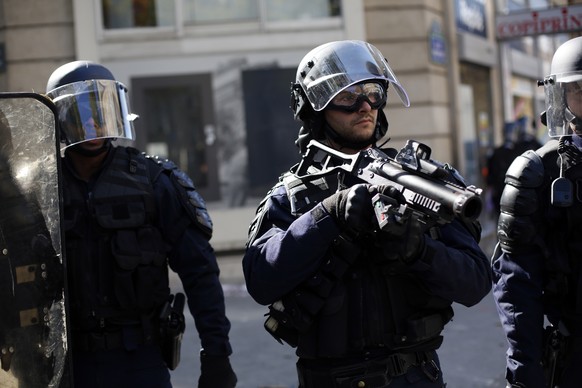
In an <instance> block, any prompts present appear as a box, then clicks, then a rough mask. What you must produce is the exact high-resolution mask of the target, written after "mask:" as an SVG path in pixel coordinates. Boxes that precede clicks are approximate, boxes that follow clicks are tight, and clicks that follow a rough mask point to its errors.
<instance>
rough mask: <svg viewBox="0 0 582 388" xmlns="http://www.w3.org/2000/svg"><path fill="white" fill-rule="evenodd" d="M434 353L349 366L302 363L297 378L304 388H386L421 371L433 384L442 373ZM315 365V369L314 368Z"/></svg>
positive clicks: (413, 354) (414, 354)
mask: <svg viewBox="0 0 582 388" xmlns="http://www.w3.org/2000/svg"><path fill="white" fill-rule="evenodd" d="M435 355H436V353H435V352H433V351H428V352H418V353H395V354H391V355H389V356H386V357H382V358H378V359H374V360H369V361H361V362H357V363H353V364H350V365H346V366H338V367H333V366H332V367H329V366H327V367H326V366H318V365H317V361H314V362H311V361H306V360H299V361H298V362H297V374H298V376H299V385H300V386H301V387H302V388H313V387H317V388H352V387H366V388H383V387H388V386H389V385H390V383H391V382H392V380H393V379H394V378H396V377H400V376H403V375H405V374H406V373H408V372H409V370H410V368H412V367H419V368H421V369H422V372H423V373H424V374H425V375H426V377H427V378H428V379H429V380H430V381H437V380H438V379H439V377H440V373H441V371H440V369H439V367H438V365H437V363H436V360H435ZM310 364H313V365H310Z"/></svg>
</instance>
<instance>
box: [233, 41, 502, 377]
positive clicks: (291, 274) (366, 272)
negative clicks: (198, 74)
mask: <svg viewBox="0 0 582 388" xmlns="http://www.w3.org/2000/svg"><path fill="white" fill-rule="evenodd" d="M389 88H391V89H394V90H395V91H396V93H397V95H398V96H399V97H400V99H401V101H402V103H403V104H404V105H405V106H408V105H409V99H408V95H407V93H406V91H405V89H404V87H403V86H402V85H401V84H400V82H399V81H398V79H397V78H396V76H395V75H394V73H393V72H392V70H391V68H390V66H389V65H388V62H387V60H386V59H385V58H384V56H383V55H382V54H381V52H380V51H379V50H378V49H377V48H376V47H374V46H373V45H371V44H369V43H367V42H363V41H336V42H330V43H327V44H324V45H321V46H319V47H316V48H315V49H313V50H312V51H310V52H309V53H308V54H307V55H306V56H305V57H304V58H303V60H302V61H301V63H300V64H299V67H298V69H297V74H296V80H295V82H294V83H293V85H292V109H293V111H294V114H295V117H296V118H297V119H298V120H299V121H300V122H301V123H302V124H303V126H302V128H301V130H300V131H299V137H298V139H297V141H296V144H297V145H298V147H299V149H300V152H301V154H302V159H303V160H302V162H304V161H306V160H307V159H308V158H307V156H306V155H307V154H308V153H309V151H308V148H309V147H308V144H309V143H310V142H311V141H316V142H319V143H322V144H324V145H325V146H327V147H330V148H331V149H333V150H338V151H341V153H343V154H344V155H350V154H356V153H358V152H360V150H364V149H368V148H376V149H377V147H378V146H377V145H376V143H377V142H378V141H381V139H382V138H384V136H385V135H386V132H387V130H388V122H387V119H386V116H385V114H384V111H383V109H384V107H385V105H386V94H387V91H388V89H389ZM311 144H313V143H311ZM386 150H387V152H388V151H389V150H388V149H386ZM296 171H297V166H294V167H293V168H292V169H291V171H290V172H286V173H284V174H283V175H282V176H281V178H280V180H279V183H278V184H276V185H275V187H274V188H273V189H272V190H271V191H270V192H269V193H268V195H267V197H266V198H265V199H264V200H263V202H262V203H261V204H260V206H259V208H258V209H257V215H256V217H255V219H254V221H253V223H252V224H251V226H250V229H249V240H248V243H247V250H246V253H245V256H244V258H243V270H244V275H245V280H246V285H247V289H248V291H249V293H250V294H251V296H252V297H253V298H254V299H255V300H256V301H257V302H258V303H260V304H263V305H269V317H268V319H267V321H266V322H265V328H266V329H267V330H268V331H269V333H271V334H272V335H273V336H274V337H275V338H277V339H278V340H280V341H285V342H287V343H288V344H290V345H291V346H294V347H295V346H296V347H297V351H296V354H297V356H298V357H299V359H298V362H297V371H298V379H299V386H300V387H301V388H314V387H317V388H326V387H360V386H361V387H387V386H390V387H402V386H414V387H443V386H444V383H443V375H442V372H441V370H440V365H439V359H438V357H437V353H436V349H438V348H439V346H440V345H441V342H442V340H443V338H442V336H441V332H442V330H443V328H444V326H445V324H446V323H447V322H448V321H449V320H450V319H451V318H452V316H453V311H452V308H451V304H452V302H459V303H462V304H464V305H466V306H471V305H474V304H476V303H477V302H479V301H480V300H481V299H482V298H483V297H484V296H485V295H486V294H487V293H488V292H489V290H490V287H491V283H490V282H491V273H490V268H489V264H488V261H487V258H486V257H485V255H484V253H483V252H482V251H481V249H480V248H479V246H478V239H479V238H480V235H479V233H480V229H479V227H478V225H475V224H473V223H468V222H467V223H464V222H461V221H459V220H454V221H453V222H451V223H449V224H446V225H444V226H442V227H437V228H435V229H434V230H432V231H433V232H434V233H431V234H430V235H429V234H428V233H424V232H422V231H421V228H420V226H419V225H418V222H416V221H413V220H410V222H408V223H407V224H405V226H404V228H403V229H404V231H403V232H402V233H401V234H399V235H391V234H389V233H378V232H377V231H376V229H377V228H376V227H377V224H376V225H374V223H373V222H372V221H373V218H372V217H373V210H372V200H371V198H372V194H374V193H375V192H380V191H381V192H384V193H388V194H390V195H393V196H394V197H397V196H398V195H397V193H396V192H395V191H394V190H393V188H391V187H376V186H374V185H368V184H362V183H356V182H355V181H354V182H351V181H348V180H349V177H345V178H346V179H345V180H341V181H340V179H338V178H337V177H336V175H335V174H331V175H330V174H328V175H323V176H320V175H318V176H317V177H316V179H313V178H311V177H310V174H311V173H314V172H315V171H314V170H312V169H311V167H309V168H307V169H306V172H307V175H301V174H296ZM452 179H453V178H452Z"/></svg>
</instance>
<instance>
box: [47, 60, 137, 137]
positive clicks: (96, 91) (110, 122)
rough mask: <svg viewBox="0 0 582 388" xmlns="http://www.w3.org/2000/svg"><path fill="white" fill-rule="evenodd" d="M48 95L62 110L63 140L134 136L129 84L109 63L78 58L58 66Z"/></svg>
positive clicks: (50, 83) (133, 118)
mask: <svg viewBox="0 0 582 388" xmlns="http://www.w3.org/2000/svg"><path fill="white" fill-rule="evenodd" d="M46 92H47V95H48V96H49V97H50V98H51V99H52V100H53V102H54V103H55V105H56V107H57V110H58V119H59V122H60V126H61V142H63V143H65V147H63V148H66V147H68V146H71V145H74V144H78V143H80V142H83V141H86V140H92V139H100V138H108V139H112V138H125V139H129V140H133V139H134V138H135V136H134V130H133V120H135V118H137V116H136V115H134V114H132V113H130V110H129V102H128V98H127V88H126V87H125V86H124V85H123V84H122V83H120V82H117V81H116V80H115V77H114V76H113V74H112V73H111V72H110V71H109V69H107V68H106V67H105V66H103V65H100V64H98V63H94V62H89V61H75V62H70V63H67V64H64V65H62V66H61V67H59V68H58V69H56V70H55V71H54V72H53V73H52V74H51V76H50V77H49V80H48V82H47V86H46Z"/></svg>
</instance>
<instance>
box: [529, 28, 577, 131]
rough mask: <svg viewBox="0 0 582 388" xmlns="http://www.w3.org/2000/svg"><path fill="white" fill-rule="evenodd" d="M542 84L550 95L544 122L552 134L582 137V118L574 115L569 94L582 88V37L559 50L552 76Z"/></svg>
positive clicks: (551, 69)
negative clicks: (567, 96)
mask: <svg viewBox="0 0 582 388" xmlns="http://www.w3.org/2000/svg"><path fill="white" fill-rule="evenodd" d="M539 84H540V85H543V86H544V91H545V96H546V112H543V113H542V122H544V123H545V124H546V125H547V126H548V132H549V135H550V136H551V137H560V136H564V135H566V136H568V135H572V134H573V133H578V134H582V117H578V115H575V114H574V113H573V112H572V110H571V107H569V106H568V102H567V100H566V94H567V93H571V92H573V91H574V89H575V90H581V89H580V88H581V87H582V37H578V38H574V39H570V40H568V41H566V42H565V43H563V44H562V45H561V46H560V47H558V49H557V50H556V52H555V53H554V56H553V58H552V63H551V65H550V75H548V76H546V77H545V78H544V80H543V81H542V82H540V83H539ZM581 92H582V90H581ZM581 107H582V106H581ZM577 110H579V109H577Z"/></svg>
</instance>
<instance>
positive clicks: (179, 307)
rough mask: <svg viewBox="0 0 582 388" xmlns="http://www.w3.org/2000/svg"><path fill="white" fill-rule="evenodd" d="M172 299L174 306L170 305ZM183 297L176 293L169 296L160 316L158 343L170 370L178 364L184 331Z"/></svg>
mask: <svg viewBox="0 0 582 388" xmlns="http://www.w3.org/2000/svg"><path fill="white" fill-rule="evenodd" d="M172 299H173V300H174V304H173V305H172V304H171V301H172ZM185 300H186V298H185V296H184V294H182V293H180V292H179V293H177V294H176V296H175V297H174V296H173V295H171V296H170V299H169V300H168V302H166V305H165V306H164V308H163V309H162V312H161V314H160V341H161V348H162V356H163V358H164V362H165V363H166V366H167V367H168V368H169V369H170V370H174V369H176V367H177V366H178V364H179V363H180V351H181V348H182V338H183V336H184V331H185V330H186V322H185V319H184V304H185Z"/></svg>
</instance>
